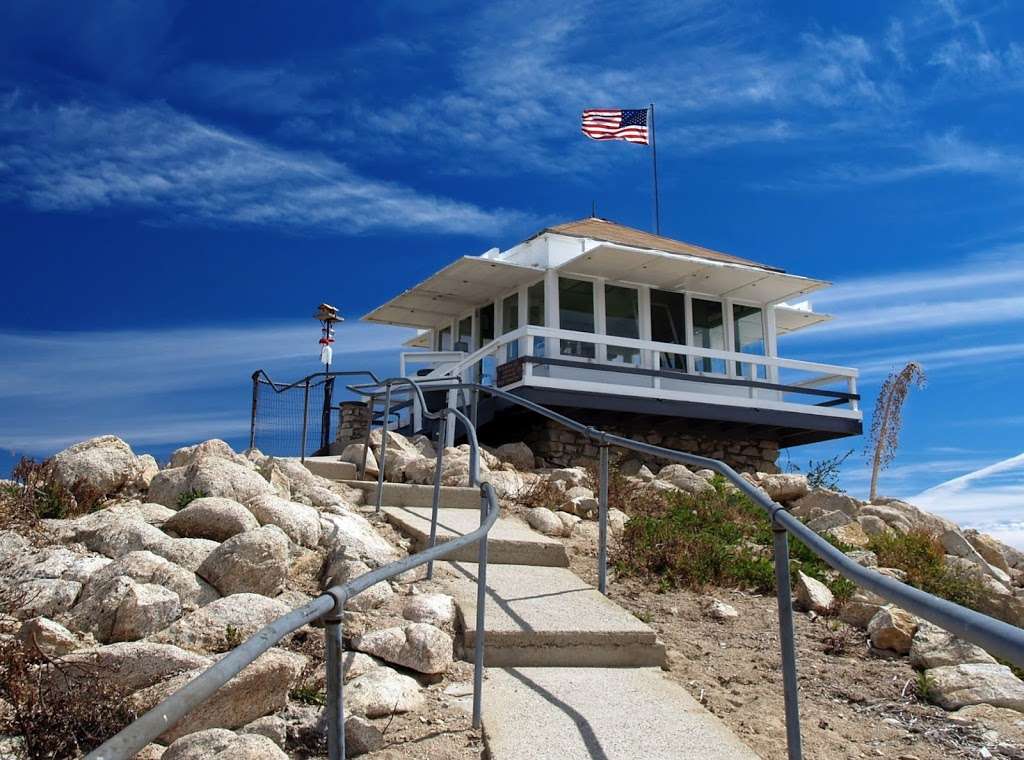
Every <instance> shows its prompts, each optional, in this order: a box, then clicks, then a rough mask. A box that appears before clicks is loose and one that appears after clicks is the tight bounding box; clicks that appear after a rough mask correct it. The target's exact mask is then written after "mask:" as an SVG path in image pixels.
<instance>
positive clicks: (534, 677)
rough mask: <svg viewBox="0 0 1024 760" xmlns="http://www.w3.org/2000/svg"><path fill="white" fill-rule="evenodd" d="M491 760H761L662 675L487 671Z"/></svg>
mask: <svg viewBox="0 0 1024 760" xmlns="http://www.w3.org/2000/svg"><path fill="white" fill-rule="evenodd" d="M483 723H484V742H485V743H486V745H487V751H488V757H490V758H491V760H539V759H540V758H548V757H558V758H559V759H560V760H590V759H591V758H600V759H601V760H636V758H643V759H644V760H698V758H699V760H757V757H758V756H757V755H756V754H755V753H754V752H753V751H751V750H750V748H749V747H747V746H746V745H745V744H744V743H743V742H741V741H740V740H739V738H738V737H737V736H736V735H735V734H734V733H732V731H730V730H729V729H728V728H727V727H726V726H725V724H724V723H722V721H720V720H719V719H718V718H716V717H715V716H714V715H712V714H711V713H710V712H708V711H707V710H705V709H704V708H703V707H701V705H700V704H699V703H698V702H697V701H696V700H695V699H694V698H693V697H691V696H690V695H689V694H688V693H687V692H686V690H685V689H684V688H683V687H682V686H679V685H678V684H676V683H673V682H672V681H670V680H668V679H667V678H666V677H665V676H664V674H663V673H662V672H661V671H660V670H658V669H656V668H500V669H499V668H488V669H487V680H486V681H484V689H483Z"/></svg>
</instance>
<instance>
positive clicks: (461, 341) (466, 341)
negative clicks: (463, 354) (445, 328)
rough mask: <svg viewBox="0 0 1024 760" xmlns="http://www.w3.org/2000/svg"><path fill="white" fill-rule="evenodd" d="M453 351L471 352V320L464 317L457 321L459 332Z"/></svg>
mask: <svg viewBox="0 0 1024 760" xmlns="http://www.w3.org/2000/svg"><path fill="white" fill-rule="evenodd" d="M455 343H456V345H455V349H456V350H457V351H472V350H473V318H472V317H466V318H465V319H460V320H459V332H458V335H456V337H455Z"/></svg>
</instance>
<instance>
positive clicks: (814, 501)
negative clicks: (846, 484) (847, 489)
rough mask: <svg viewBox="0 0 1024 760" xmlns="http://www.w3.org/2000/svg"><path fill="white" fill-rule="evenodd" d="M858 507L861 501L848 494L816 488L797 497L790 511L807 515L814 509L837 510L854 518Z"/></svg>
mask: <svg viewBox="0 0 1024 760" xmlns="http://www.w3.org/2000/svg"><path fill="white" fill-rule="evenodd" d="M860 507H861V503H860V502H859V501H857V500H856V499H854V498H853V497H852V496H850V495H848V494H845V493H842V492H840V491H832V490H830V489H828V488H816V489H814V490H813V491H811V492H810V493H808V494H807V495H806V496H803V497H801V498H799V499H797V500H796V501H795V502H794V503H793V506H792V508H791V510H790V511H791V512H792V513H793V514H794V515H796V516H797V517H808V516H810V515H812V514H813V513H814V511H815V510H821V511H822V512H835V511H839V512H842V513H844V514H846V515H849V516H850V517H853V518H855V517H857V514H858V513H859V512H860Z"/></svg>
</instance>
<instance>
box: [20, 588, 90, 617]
mask: <svg viewBox="0 0 1024 760" xmlns="http://www.w3.org/2000/svg"><path fill="white" fill-rule="evenodd" d="M81 590H82V584H81V583H77V582H75V581H65V580H62V579H60V578H33V579H31V580H27V581H23V582H21V583H19V584H18V587H17V592H16V593H17V596H16V597H15V605H16V606H15V607H14V608H13V609H12V610H11V614H12V615H13V616H14V617H15V618H17V619H18V620H28V619H29V618H34V617H48V618H55V617H57V616H58V615H60V614H61V613H63V612H66V611H67V610H69V609H71V606H72V605H73V604H74V603H75V600H76V599H78V594H79V592H80V591H81Z"/></svg>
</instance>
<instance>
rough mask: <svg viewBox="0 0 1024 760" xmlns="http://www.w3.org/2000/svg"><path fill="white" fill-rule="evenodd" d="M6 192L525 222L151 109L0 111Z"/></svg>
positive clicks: (418, 220) (225, 219) (163, 209)
mask: <svg viewBox="0 0 1024 760" xmlns="http://www.w3.org/2000/svg"><path fill="white" fill-rule="evenodd" d="M0 138H2V139H3V142H4V144H3V145H0V180H2V181H3V185H4V188H3V190H0V197H2V196H3V195H6V196H7V198H8V199H13V198H17V199H19V200H22V201H24V202H25V203H27V204H28V205H30V206H32V207H34V208H37V209H43V210H63V211H84V210H91V209H97V208H106V207H133V208H139V209H142V210H143V211H145V212H147V213H149V214H152V215H154V217H155V218H156V219H158V220H166V219H168V218H171V219H177V220H185V221H190V222H200V223H214V224H244V225H257V226H271V227H279V228H285V229H290V230H295V231H300V232H308V231H332V232H352V233H360V232H364V231H366V230H370V229H374V228H381V227H387V228H389V229H415V230H417V231H433V232H456V233H466V234H478V235H485V234H493V233H495V232H496V231H499V230H504V229H506V228H507V227H509V226H510V225H512V226H515V225H521V224H523V223H524V222H526V221H528V220H529V217H527V216H526V215H524V214H522V213H521V212H518V211H509V210H504V209H496V210H485V209H482V208H480V207H478V206H475V205H473V204H470V203H463V202H460V201H455V200H451V199H448V198H442V197H437V196H431V195H426V194H421V193H419V192H417V191H415V190H414V189H412V188H410V187H407V186H404V185H401V184H398V183H389V182H383V181H380V180H375V179H372V178H369V177H366V176H362V175H360V174H358V173H357V172H355V171H353V170H352V169H350V168H349V167H348V166H346V165H345V164H342V163H339V162H337V161H335V160H333V159H330V158H326V157H324V156H320V155H312V154H303V153H297V152H294V151H285V150H281V149H278V148H274V147H272V146H270V145H266V144H264V143H261V142H259V141H257V140H253V139H250V138H247V137H242V136H238V135H233V134H230V133H228V132H226V131H223V130H220V129H217V128H216V127H213V126H210V125H208V124H204V123H202V122H200V121H197V120H196V119H194V118H192V117H190V116H187V115H185V114H182V113H180V112H178V111H175V110H173V109H171V108H169V107H167V106H165V105H159V104H149V105H138V106H133V107H120V108H107V107H101V106H96V105H88V104H83V103H67V104H63V105H51V104H42V103H30V102H28V99H27V97H26V96H25V95H24V94H22V93H17V92H15V93H11V94H9V95H8V96H7V97H6V98H5V99H4V100H3V106H2V107H0Z"/></svg>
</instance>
